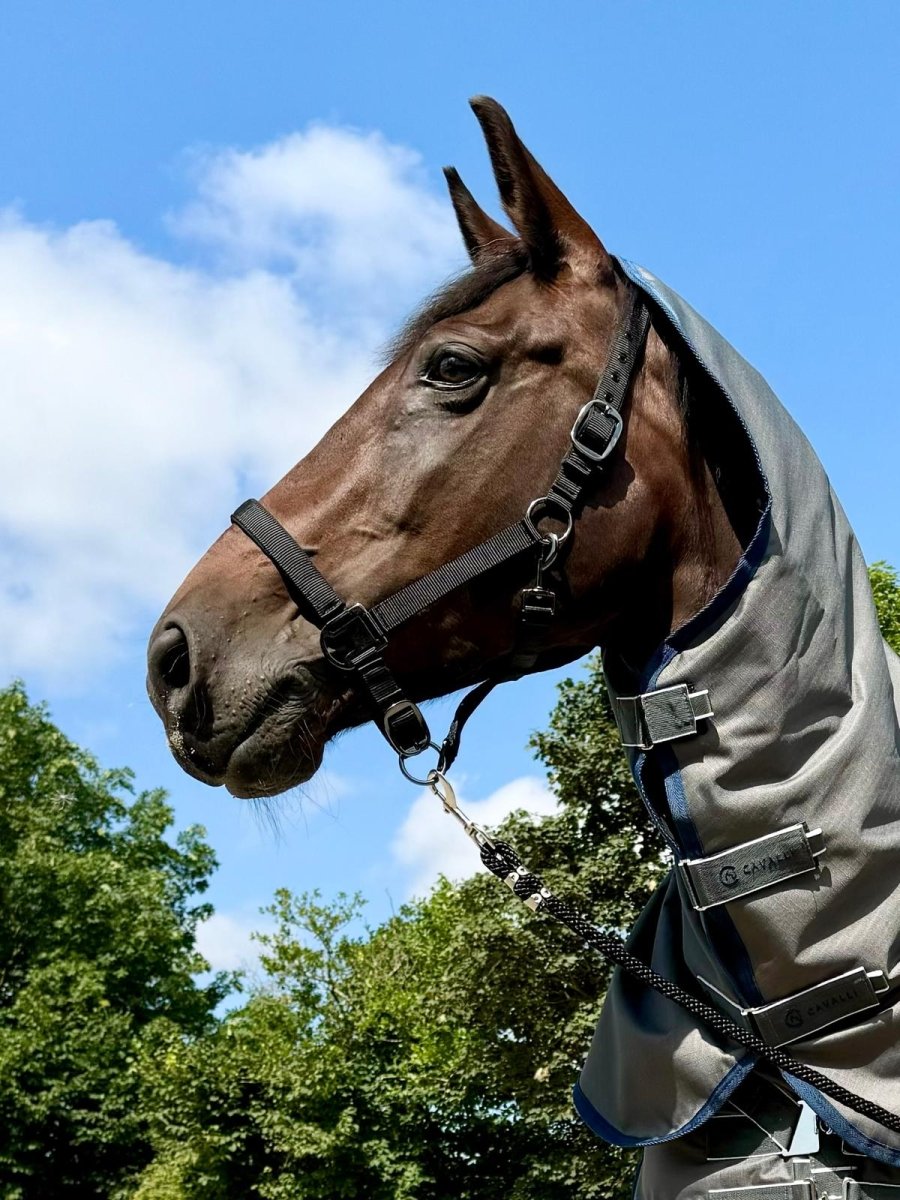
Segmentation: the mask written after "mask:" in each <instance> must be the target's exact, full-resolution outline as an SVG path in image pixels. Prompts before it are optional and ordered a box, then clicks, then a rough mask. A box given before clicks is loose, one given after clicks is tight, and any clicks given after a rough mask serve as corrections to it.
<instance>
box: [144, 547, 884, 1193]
mask: <svg viewBox="0 0 900 1200" xmlns="http://www.w3.org/2000/svg"><path fill="white" fill-rule="evenodd" d="M872 581H873V590H874V594H875V598H876V604H877V607H878V612H879V618H880V620H881V623H882V627H883V629H884V631H885V633H886V635H887V636H888V637H889V638H890V637H891V636H892V632H891V631H892V630H893V631H894V633H893V636H895V637H896V631H897V628H898V624H897V618H898V615H900V582H898V580H897V576H896V574H895V573H894V572H892V571H891V570H890V569H888V568H886V567H884V566H883V565H877V566H875V567H873V569H872ZM892 622H893V625H892ZM532 745H533V747H534V749H535V751H536V753H537V756H538V757H539V758H540V759H541V760H542V761H543V763H544V764H545V766H546V767H547V769H548V772H549V776H550V781H551V785H552V787H553V789H554V791H555V793H556V795H557V797H558V799H559V810H558V812H557V813H556V814H555V815H554V816H551V817H549V818H545V819H543V820H540V821H535V820H532V819H531V818H529V817H528V816H526V815H525V814H521V813H520V814H517V815H515V816H513V817H512V818H510V820H509V821H507V822H506V823H505V824H504V826H503V828H502V829H501V830H500V831H499V832H500V835H501V836H504V837H508V838H509V840H510V841H511V842H512V843H513V844H514V845H515V846H516V848H517V849H518V851H519V852H520V854H522V856H523V858H524V859H525V860H526V861H527V862H529V863H532V864H534V865H535V866H536V867H539V869H540V870H541V872H542V874H543V875H544V876H545V877H546V879H547V881H548V883H550V885H551V886H552V887H553V888H554V889H555V890H557V891H559V892H560V893H561V894H565V895H570V896H571V897H573V899H575V900H577V902H578V904H579V906H580V907H581V908H583V909H585V910H587V911H589V912H591V914H592V916H593V918H594V920H596V921H597V922H598V923H599V924H601V925H604V926H606V927H609V928H614V929H620V930H625V929H627V928H628V927H629V926H630V925H631V924H632V922H633V920H634V918H635V916H636V915H637V912H638V911H639V909H640V908H641V906H642V905H643V904H644V902H645V901H646V899H647V898H648V896H649V895H650V893H651V892H652V890H653V888H654V887H655V886H656V884H657V883H658V881H659V879H660V877H661V875H662V874H663V873H664V871H665V870H666V869H667V866H668V864H667V863H666V862H665V859H664V855H663V853H662V851H661V849H660V847H659V843H658V841H657V839H656V837H655V835H654V834H653V833H652V832H650V830H649V823H648V821H647V818H646V814H645V813H644V811H643V808H642V805H641V804H640V802H639V799H638V796H637V793H636V791H635V788H634V785H633V783H632V780H631V776H630V773H629V771H628V768H627V765H626V762H625V759H624V756H623V755H622V751H621V747H620V745H619V741H618V738H617V736H616V734H615V731H614V728H613V725H612V721H611V718H610V714H609V709H608V703H607V700H606V692H605V688H604V685H603V680H602V672H601V669H600V663H599V659H597V658H593V659H591V660H589V662H588V664H587V670H586V672H585V673H584V676H583V677H582V678H580V679H578V680H571V679H569V680H566V681H565V682H564V683H563V684H562V685H561V687H560V692H559V699H558V701H557V704H556V707H555V709H554V711H553V713H552V715H551V717H550V722H549V726H548V728H547V729H546V730H545V731H544V732H543V733H540V734H537V735H536V736H535V737H534V739H533V741H532ZM473 854H474V851H473ZM270 911H271V913H272V914H273V915H274V916H275V918H276V922H277V925H276V929H275V932H274V933H272V934H269V935H266V936H264V937H262V938H261V939H260V940H261V941H262V943H263V956H262V965H263V968H264V970H265V972H266V982H265V984H264V985H263V987H262V988H260V989H259V990H257V991H256V993H255V994H253V995H252V996H251V997H250V999H249V1000H248V1002H247V1003H246V1004H245V1005H244V1007H243V1008H241V1009H240V1010H238V1011H236V1012H233V1013H231V1014H230V1015H228V1016H227V1017H226V1018H225V1020H224V1021H223V1022H222V1024H221V1025H220V1026H219V1028H218V1029H217V1030H216V1031H215V1032H214V1033H213V1034H212V1035H211V1036H208V1037H205V1038H203V1039H200V1040H195V1041H185V1039H184V1038H183V1037H181V1036H180V1034H179V1033H178V1032H177V1030H175V1029H174V1028H171V1029H166V1028H165V1027H164V1026H162V1025H159V1026H157V1028H156V1032H155V1041H148V1042H147V1043H146V1046H145V1053H146V1062H145V1077H146V1081H147V1104H148V1106H149V1107H150V1110H151V1126H152V1137H153V1140H154V1144H155V1146H156V1149H157V1154H156V1157H155V1159H154V1161H153V1163H152V1164H151V1165H150V1166H149V1167H148V1169H147V1170H146V1171H145V1173H144V1175H143V1176H142V1179H141V1185H140V1187H139V1188H138V1190H137V1192H136V1196H137V1197H138V1198H139V1200H178V1198H181V1197H189V1198H190V1200H239V1198H241V1200H243V1198H245V1197H246V1198H254V1197H259V1198H266V1200H282V1198H283V1200H287V1198H288V1197H290V1198H291V1200H326V1198H327V1200H332V1198H333V1200H341V1198H346V1200H363V1198H365V1200H451V1198H453V1200H476V1198H477V1200H495V1198H496V1200H500V1197H504V1198H505V1197H511V1198H512V1200H569V1198H570V1197H574V1196H578V1197H582V1198H585V1200H625V1198H626V1197H628V1196H630V1185H631V1178H632V1174H633V1169H634V1157H633V1156H632V1155H630V1154H627V1153H622V1152H619V1151H616V1150H614V1149H612V1148H611V1147H609V1146H607V1145H605V1144H604V1143H603V1142H601V1141H598V1140H597V1139H596V1138H595V1137H594V1136H593V1135H592V1134H590V1133H589V1132H588V1131H587V1130H586V1129H585V1128H584V1127H583V1126H582V1125H581V1123H580V1121H579V1120H578V1119H577V1117H576V1116H575V1114H574V1112H573V1110H572V1105H571V1086H572V1083H573V1081H574V1079H575V1078H576V1076H577V1072H578V1070H579V1067H580V1064H581V1062H582V1060H583V1058H584V1053H585V1050H586V1047H587V1045H588V1043H589V1040H590V1037H591V1033H592V1031H593V1027H594V1024H595V1022H596V1018H597V1014H598V1012H599V1009H600V1006H601V1004H602V999H603V995H604V992H605V990H606V986H607V983H608V975H609V973H608V971H607V968H606V967H605V965H604V964H603V963H602V962H601V961H599V959H598V957H597V956H596V955H594V954H593V953H591V952H589V951H586V950H585V948H584V947H583V946H582V945H581V944H580V943H579V942H578V941H577V940H576V939H575V938H573V937H571V936H570V935H569V934H568V933H567V932H566V931H565V930H563V929H560V928H559V927H557V926H556V925H555V924H554V923H553V922H550V921H547V920H546V919H544V918H542V917H541V916H540V915H534V914H531V913H530V912H529V911H528V910H527V909H526V908H525V907H524V906H522V905H521V904H519V903H518V902H516V901H514V900H512V899H511V898H509V897H508V896H507V893H506V892H505V890H504V889H503V888H502V887H500V885H499V884H498V883H497V881H496V880H495V879H494V878H493V877H491V876H486V875H483V874H482V875H477V876H475V877H473V878H471V879H469V880H467V881H466V882H464V883H462V884H459V885H452V884H450V883H448V882H447V881H443V882H441V883H440V884H439V885H438V887H436V888H435V890H434V891H433V892H432V894H431V895H430V896H428V897H427V898H425V899H424V900H421V901H418V902H416V903H413V904H410V905H407V906H406V907H404V908H403V909H402V910H401V911H400V912H399V913H398V914H397V916H396V917H394V918H393V919H392V920H390V921H388V922H386V923H385V924H384V925H382V926H381V927H379V928H378V929H376V930H374V931H369V930H363V931H362V932H359V922H358V916H359V902H358V901H349V900H347V899H346V898H339V900H338V901H337V902H335V903H334V904H330V905H329V904H323V903H322V901H321V899H320V898H319V897H317V896H305V897H299V898H298V897H294V896H292V895H291V894H290V893H288V892H280V893H278V895H277V897H276V900H275V904H274V905H273V906H272V908H271V910H270ZM354 930H356V932H354Z"/></svg>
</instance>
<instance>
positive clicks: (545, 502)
mask: <svg viewBox="0 0 900 1200" xmlns="http://www.w3.org/2000/svg"><path fill="white" fill-rule="evenodd" d="M542 508H543V509H548V508H549V509H556V510H558V515H557V513H554V512H550V513H546V512H541V513H540V515H539V516H537V517H535V516H534V515H533V514H534V512H535V510H536V509H542ZM545 516H549V517H550V518H551V520H554V521H562V522H563V523H564V524H565V529H564V530H563V531H562V533H541V531H540V529H538V527H537V523H538V521H542V520H543V519H544V517H545ZM525 524H526V525H527V526H528V528H529V529H530V530H531V532H532V533H533V534H534V535H535V537H536V538H537V539H538V540H539V541H541V542H543V544H544V545H545V546H546V545H548V544H549V541H550V539H551V538H555V544H554V546H553V551H552V554H551V556H550V558H549V560H548V561H547V562H545V563H544V566H549V565H550V563H551V562H552V561H553V559H554V558H556V555H557V554H558V553H559V549H560V547H561V546H564V545H565V543H566V542H567V541H568V540H569V537H570V536H571V533H572V530H573V528H574V527H575V518H574V517H573V516H572V514H571V512H570V511H569V509H567V508H564V507H563V505H562V504H561V503H560V502H559V500H557V499H556V497H555V496H538V498H537V500H532V502H531V503H530V504H529V505H528V507H527V508H526V509H525Z"/></svg>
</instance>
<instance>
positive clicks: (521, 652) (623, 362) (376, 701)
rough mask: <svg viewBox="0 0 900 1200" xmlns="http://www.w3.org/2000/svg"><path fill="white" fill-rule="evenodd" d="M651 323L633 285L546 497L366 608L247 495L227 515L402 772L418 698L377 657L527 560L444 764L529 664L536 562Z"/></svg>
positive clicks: (599, 460) (580, 482)
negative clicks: (411, 624) (495, 695)
mask: <svg viewBox="0 0 900 1200" xmlns="http://www.w3.org/2000/svg"><path fill="white" fill-rule="evenodd" d="M649 328H650V314H649V312H648V310H647V307H646V305H645V304H644V302H643V299H642V298H641V297H640V295H639V294H638V292H637V291H636V290H634V289H631V290H630V292H629V298H628V304H627V308H626V311H625V313H624V316H623V318H622V320H621V322H620V324H619V326H618V328H617V329H616V333H615V336H614V338H613V345H612V348H611V350H610V354H609V358H608V361H607V364H606V368H605V369H604V371H603V374H602V375H601V376H600V379H599V381H598V383H597V386H596V388H595V389H594V394H593V396H592V397H591V399H590V400H589V401H588V402H587V404H585V405H584V407H583V408H582V409H581V411H580V413H579V414H578V417H577V418H576V420H575V424H574V425H573V427H572V432H571V435H570V446H569V449H568V451H567V453H566V455H565V457H564V458H563V460H562V462H561V463H560V466H559V470H558V472H557V475H556V478H555V479H554V481H553V483H552V484H551V486H550V489H549V490H548V492H547V494H546V495H545V496H541V497H539V498H538V499H536V500H533V501H532V502H531V504H529V506H528V508H527V510H526V512H525V516H524V517H523V519H522V520H521V521H518V522H516V524H514V525H508V526H507V527H506V528H505V529H502V530H501V531H500V532H499V533H495V534H494V535H493V536H492V537H490V538H488V539H487V540H486V541H484V542H480V543H479V544H478V545H477V546H473V547H472V549H471V550H467V551H466V552H465V553H464V554H461V555H459V557H458V558H454V559H452V560H451V561H450V562H448V563H444V564H443V565H442V566H440V567H438V568H437V569H436V570H434V571H431V572H430V573H429V574H427V575H423V576H422V577H421V578H420V579H416V580H413V582H412V583H409V584H407V585H406V586H405V587H403V588H401V589H400V590H399V591H397V592H394V594H393V595H391V596H388V597H386V598H385V599H384V600H379V601H378V603H377V604H373V605H372V606H371V607H369V608H365V607H363V605H361V604H347V603H346V601H344V600H343V599H342V598H341V597H340V596H339V595H338V594H337V592H335V590H334V588H333V587H332V586H331V584H330V583H329V582H328V580H327V579H326V578H325V577H324V576H323V575H322V574H321V572H320V571H319V570H318V568H317V567H316V566H315V564H314V563H313V560H312V558H311V557H310V555H309V554H308V553H307V552H306V551H305V550H304V549H303V548H302V547H301V546H300V545H299V544H298V543H297V542H296V541H295V540H294V538H293V537H291V535H290V534H289V533H288V531H287V530H286V529H285V528H284V526H283V525H281V524H280V523H279V522H278V521H277V520H276V519H275V517H273V516H272V514H271V513H270V512H268V511H267V510H266V509H265V508H263V506H262V505H261V504H260V503H259V501H258V500H246V501H245V502H244V503H243V504H242V505H241V506H240V508H238V509H237V511H236V512H234V513H233V514H232V517H231V519H232V521H233V522H234V524H235V525H237V527H238V528H239V529H241V530H243V532H244V533H245V534H246V535H247V536H248V537H249V538H250V539H251V540H252V541H253V542H255V543H256V545H257V546H258V547H259V548H260V550H262V552H263V554H265V555H266V556H267V557H268V558H269V559H270V560H271V561H272V562H273V563H274V565H275V566H276V567H277V568H278V570H279V572H280V573H281V577H282V579H283V580H284V583H285V587H286V588H287V590H288V592H289V593H290V595H291V597H292V599H293V600H294V602H295V603H296V605H297V607H298V609H299V610H300V613H301V614H302V616H304V617H305V618H306V620H308V621H310V622H311V623H312V624H313V625H315V626H316V628H317V629H319V630H320V631H321V638H320V641H321V646H322V653H323V654H324V656H325V658H326V660H327V661H328V663H329V664H330V665H331V666H332V667H334V668H335V669H336V670H338V671H342V672H346V673H347V674H349V675H350V676H351V677H352V679H353V683H354V684H355V685H356V686H357V687H358V688H359V689H360V690H361V691H362V692H363V693H364V694H365V695H366V696H367V698H368V700H369V703H370V706H371V707H372V709H373V711H374V713H375V717H376V720H377V722H378V725H379V727H380V729H381V731H382V733H383V734H384V736H385V737H386V738H387V740H388V742H389V743H390V745H391V746H392V747H393V749H394V750H396V751H397V753H398V754H399V755H400V764H401V767H403V769H404V772H405V773H407V774H408V772H406V767H405V760H406V759H408V758H411V757H413V756H414V755H416V754H420V753H421V752H422V751H423V750H426V749H428V747H429V746H431V745H433V743H432V741H431V734H430V732H429V729H428V725H427V723H426V721H425V718H424V717H423V716H422V713H421V711H420V710H419V707H418V705H417V704H415V703H414V702H413V701H412V700H410V699H409V697H408V696H407V695H406V694H405V692H404V691H403V689H402V688H401V686H400V684H399V683H398V682H397V680H396V679H395V678H394V675H393V673H392V672H391V670H390V669H389V668H388V666H387V665H386V663H385V661H384V652H385V650H386V649H387V645H388V639H389V638H390V635H391V634H392V633H393V632H394V630H395V629H398V628H399V627H400V626H401V625H404V624H406V622H407V621H409V620H411V619H412V618H413V617H415V616H417V615H418V614H419V613H421V612H423V611H424V610H425V609H427V608H429V607H430V606H431V605H433V604H435V603H436V602H437V601H439V600H442V599H443V598H444V597H445V596H448V595H449V594H450V593H451V592H454V591H456V590H457V589H458V588H461V587H464V586H465V585H466V584H468V583H471V582H472V581H473V580H475V579H479V578H481V576H483V575H486V574H487V573H488V572H489V571H493V570H495V569H496V568H497V567H500V566H503V565H505V564H509V563H514V562H516V561H517V560H519V559H523V560H524V559H529V558H530V559H531V560H533V563H534V568H535V571H536V575H537V578H536V581H535V585H534V586H533V587H529V588H525V589H523V590H522V592H521V593H520V599H519V618H518V632H517V638H516V645H515V647H514V649H513V652H512V654H511V655H510V656H509V658H508V659H507V660H505V661H504V663H503V664H502V667H501V669H499V670H498V671H497V672H496V673H495V674H493V675H492V676H491V677H490V678H489V679H487V680H485V682H484V683H482V684H479V685H478V687H476V688H474V689H473V690H472V691H471V692H469V693H468V695H467V696H466V697H464V699H463V701H462V702H461V704H460V706H459V708H458V709H457V713H456V716H455V718H454V721H453V724H452V726H451V729H450V732H449V733H448V735H447V738H446V739H445V741H444V744H443V747H442V748H441V752H440V763H439V769H440V770H441V771H446V770H447V769H448V768H449V766H450V764H451V763H452V761H453V759H454V758H455V757H456V753H457V750H458V748H459V738H460V735H461V732H462V728H463V725H464V724H465V722H466V720H467V719H468V717H469V716H470V715H471V713H472V712H473V711H474V709H475V708H476V707H477V705H478V704H480V703H481V701H482V700H483V699H484V697H485V696H486V695H487V694H488V692H489V691H490V690H491V688H493V687H495V686H496V684H498V683H500V682H502V681H504V680H507V679H515V678H518V677H519V676H521V675H523V674H526V673H527V672H528V671H529V670H531V669H533V667H534V664H535V662H536V660H537V656H538V653H539V650H540V646H541V643H542V640H543V637H544V636H545V635H546V633H547V631H548V629H549V626H550V624H551V622H552V619H553V616H554V613H555V608H556V597H555V594H554V593H553V592H552V590H550V589H549V588H546V587H544V586H543V583H542V571H543V570H544V569H546V568H547V567H548V566H549V565H550V564H551V563H552V562H553V561H554V560H555V559H556V558H557V556H558V554H559V553H560V552H561V551H562V550H563V548H564V547H565V546H566V543H567V542H568V540H569V537H570V536H571V534H572V530H573V526H574V522H575V519H576V518H577V517H578V515H579V514H580V512H581V509H582V508H583V506H584V502H585V499H586V497H587V495H588V494H589V492H590V490H591V489H592V488H594V487H595V486H596V484H597V482H598V481H599V479H600V477H601V476H602V474H603V472H604V470H605V468H606V464H607V461H608V459H609V457H610V455H611V454H612V452H613V451H614V450H615V448H616V445H617V444H618V441H619V438H620V436H621V433H622V428H623V420H622V407H623V405H624V403H625V400H626V397H627V395H628V391H629V387H630V385H631V381H632V378H633V376H634V372H635V368H636V366H637V363H638V361H639V360H640V355H641V351H642V348H643V345H644V342H645V341H646V337H647V331H648V330H649ZM545 520H554V521H557V522H561V523H562V524H563V525H564V530H563V532H562V533H548V532H542V531H541V529H540V528H539V526H540V524H541V523H542V522H543V521H545Z"/></svg>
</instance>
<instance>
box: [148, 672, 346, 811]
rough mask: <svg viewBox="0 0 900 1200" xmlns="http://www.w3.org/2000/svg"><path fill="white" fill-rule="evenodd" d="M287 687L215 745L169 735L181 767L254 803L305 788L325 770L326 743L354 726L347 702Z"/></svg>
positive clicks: (306, 688)
mask: <svg viewBox="0 0 900 1200" xmlns="http://www.w3.org/2000/svg"><path fill="white" fill-rule="evenodd" d="M297 685H298V681H296V680H294V681H282V684H281V686H279V687H276V688H274V689H272V690H271V691H270V692H268V693H267V694H266V695H265V696H262V697H260V699H259V701H258V703H257V704H256V705H255V708H254V711H253V713H251V714H250V715H249V717H248V718H247V719H245V721H244V723H243V726H242V728H240V729H234V728H232V729H229V730H227V731H221V732H220V733H219V735H218V736H217V737H216V738H215V739H214V740H213V741H211V742H203V741H200V740H198V739H196V738H193V737H191V736H190V735H189V734H183V733H180V732H179V731H178V730H177V729H174V730H172V731H170V733H169V739H168V740H169V748H170V749H171V751H172V754H173V755H174V757H175V759H176V761H177V762H178V764H179V766H181V768H182V769H183V770H184V771H186V772H187V774H189V775H191V776H192V777H193V778H194V779H197V780H199V781H200V782H201V783H205V784H208V785H209V786H210V787H221V786H224V787H225V788H226V789H227V790H228V791H229V792H230V793H231V794H232V796H235V797H237V798H239V799H242V800H254V799H260V798H263V797H269V796H277V795H279V794H280V793H282V792H286V791H288V790H290V789H291V788H294V787H297V786H298V785H300V784H303V783H306V782H307V780H309V779H311V778H312V776H313V775H314V774H315V773H316V771H317V770H318V769H319V767H320V766H321V764H322V756H323V754H324V750H325V744H326V742H327V741H328V740H329V739H330V738H331V737H333V736H334V734H335V733H337V732H338V731H339V730H340V729H343V728H346V726H347V724H349V723H351V721H350V717H349V709H351V708H352V704H349V705H348V704H347V703H346V701H345V699H344V698H342V697H329V696H325V695H323V694H321V693H318V692H316V691H314V690H312V689H310V687H309V684H308V682H306V681H304V684H303V686H297Z"/></svg>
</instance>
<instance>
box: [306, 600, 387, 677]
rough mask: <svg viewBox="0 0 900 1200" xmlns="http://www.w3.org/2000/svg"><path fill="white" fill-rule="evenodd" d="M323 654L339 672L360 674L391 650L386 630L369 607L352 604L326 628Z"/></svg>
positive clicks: (328, 622)
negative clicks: (363, 667)
mask: <svg viewBox="0 0 900 1200" xmlns="http://www.w3.org/2000/svg"><path fill="white" fill-rule="evenodd" d="M319 640H320V643H321V646H322V653H323V654H324V655H325V657H326V658H327V659H328V661H329V662H330V663H331V665H332V666H333V667H336V668H337V669H338V670H339V671H356V670H358V668H359V666H360V664H361V663H364V662H365V661H366V660H367V659H369V658H371V657H372V656H373V655H374V654H381V653H382V651H383V650H384V649H385V648H386V647H387V637H386V636H385V633H384V630H383V629H382V628H381V626H380V625H379V624H378V622H377V621H376V620H375V618H374V617H373V616H372V614H371V613H370V612H369V610H368V609H367V608H363V606H362V605H361V604H351V605H350V606H349V608H345V609H344V610H343V612H339V613H338V614H337V616H335V617H332V618H331V620H330V621H327V622H326V624H325V625H323V626H322V633H321V636H320V639H319Z"/></svg>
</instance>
